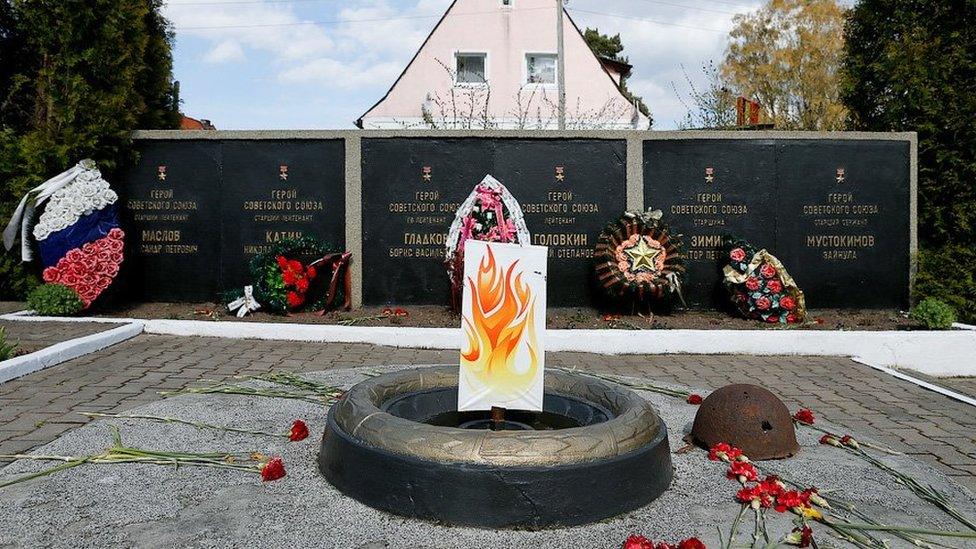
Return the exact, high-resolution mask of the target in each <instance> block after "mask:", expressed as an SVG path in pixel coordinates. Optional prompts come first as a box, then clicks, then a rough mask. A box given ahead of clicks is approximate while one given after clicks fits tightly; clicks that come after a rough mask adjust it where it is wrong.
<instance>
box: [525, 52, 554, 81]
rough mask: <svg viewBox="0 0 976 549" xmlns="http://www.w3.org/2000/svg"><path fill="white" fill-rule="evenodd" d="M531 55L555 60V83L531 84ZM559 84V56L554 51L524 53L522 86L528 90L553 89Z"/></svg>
mask: <svg viewBox="0 0 976 549" xmlns="http://www.w3.org/2000/svg"><path fill="white" fill-rule="evenodd" d="M530 55H549V56H552V57H553V58H555V59H554V60H555V62H556V65H555V67H554V71H553V76H554V78H553V82H552V83H551V84H550V83H548V82H529V56H530ZM558 82H559V54H558V53H556V52H554V51H524V52H522V85H523V86H525V87H527V88H547V89H548V88H553V89H555V88H556V86H557V85H558Z"/></svg>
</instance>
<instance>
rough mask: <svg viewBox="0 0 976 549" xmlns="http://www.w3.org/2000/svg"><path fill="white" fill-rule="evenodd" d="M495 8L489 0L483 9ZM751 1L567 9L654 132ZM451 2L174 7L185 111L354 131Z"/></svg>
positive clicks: (576, 3) (253, 123)
mask: <svg viewBox="0 0 976 549" xmlns="http://www.w3.org/2000/svg"><path fill="white" fill-rule="evenodd" d="M484 1H485V2H486V4H491V5H496V4H497V0H484ZM759 3H760V2H759V1H758V0H611V1H606V0H602V1H601V0H572V1H571V2H570V3H569V5H568V8H569V10H570V14H571V15H572V16H573V18H574V19H575V20H576V22H577V24H579V25H580V27H581V28H585V27H587V26H590V27H598V28H599V29H600V30H601V31H602V32H604V33H609V34H615V33H618V32H619V33H620V35H621V38H622V40H623V43H624V46H625V47H626V49H625V51H624V54H626V55H628V56H629V57H630V62H631V64H633V65H634V73H633V76H632V77H631V80H630V88H631V89H632V90H633V91H635V92H636V93H638V94H640V95H642V96H643V97H644V100H645V101H646V102H647V104H648V105H649V106H650V108H651V111H652V113H653V115H654V119H655V125H654V127H655V129H672V128H674V127H675V125H676V123H677V122H679V121H680V120H681V119H682V118H683V117H684V114H685V112H686V110H687V109H686V108H685V106H684V105H682V103H681V101H680V100H679V97H678V95H677V94H676V93H675V91H674V89H672V83H673V84H674V86H676V87H677V89H678V91H679V92H680V93H681V94H686V92H687V89H688V84H687V83H686V81H685V76H684V72H683V71H682V65H683V66H684V67H685V69H686V70H687V73H688V74H689V75H690V76H691V77H692V78H693V79H694V80H696V81H701V80H702V75H701V70H700V66H701V64H702V63H703V62H706V61H708V60H710V59H712V60H715V61H719V60H720V59H721V57H722V55H723V51H724V48H725V43H726V38H727V34H728V31H729V29H730V28H731V26H732V17H733V16H734V14H735V13H741V12H746V11H749V10H752V9H755V8H756V7H757V6H758V5H759ZM449 4H450V0H363V1H355V0H353V1H346V2H340V1H338V0H170V1H169V3H168V4H167V5H166V7H165V13H166V15H167V16H168V17H169V19H170V20H171V21H172V23H173V25H174V26H175V28H176V29H175V30H176V51H175V73H176V78H177V79H178V80H179V81H180V85H181V95H182V99H183V111H184V112H185V113H186V114H187V115H189V116H193V117H197V118H208V119H210V120H211V121H213V123H214V124H215V125H216V126H217V128H218V129H298V128H305V129H314V128H350V127H353V121H354V120H355V119H356V118H357V117H358V116H359V115H360V114H362V113H363V112H364V111H365V110H366V109H367V108H368V107H369V106H371V105H372V104H373V103H374V102H375V101H376V100H377V99H379V98H380V97H381V96H382V95H383V94H384V93H385V92H386V90H387V88H389V86H390V84H392V82H393V80H394V79H395V78H396V76H397V75H398V74H399V73H400V71H401V70H402V69H403V67H404V66H405V65H406V63H407V62H408V61H409V60H410V58H411V57H412V56H413V54H414V52H415V51H416V50H417V48H418V47H419V46H420V44H421V42H422V41H423V40H424V38H425V37H426V36H427V33H428V32H429V31H430V29H431V28H432V27H433V25H434V24H435V23H436V22H437V19H438V18H439V17H440V15H441V14H442V13H443V12H444V10H445V9H446V8H447V6H448V5H449Z"/></svg>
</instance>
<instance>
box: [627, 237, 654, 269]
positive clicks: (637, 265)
mask: <svg viewBox="0 0 976 549" xmlns="http://www.w3.org/2000/svg"><path fill="white" fill-rule="evenodd" d="M624 253H625V254H627V255H628V256H630V268H631V269H632V270H634V271H639V270H641V268H642V267H643V268H646V269H647V270H648V271H655V272H656V271H657V266H656V265H655V264H654V259H655V258H657V255H658V254H659V253H661V249H660V248H652V247H650V246H648V245H647V241H646V240H644V239H643V238H641V239H640V240H638V241H637V244H636V245H635V246H631V247H629V248H627V249H625V250H624Z"/></svg>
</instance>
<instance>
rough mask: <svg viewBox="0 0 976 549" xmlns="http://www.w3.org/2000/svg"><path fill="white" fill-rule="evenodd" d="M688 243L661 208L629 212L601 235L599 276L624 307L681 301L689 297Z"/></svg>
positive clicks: (610, 295) (666, 305)
mask: <svg viewBox="0 0 976 549" xmlns="http://www.w3.org/2000/svg"><path fill="white" fill-rule="evenodd" d="M682 247H683V244H682V241H681V236H680V235H675V234H672V232H671V230H670V228H669V227H668V226H667V224H666V223H664V221H663V220H662V213H661V211H660V210H653V211H652V210H648V211H647V212H645V213H640V212H624V214H623V215H621V216H620V217H619V218H618V219H616V220H614V221H612V222H610V223H609V224H608V225H607V226H606V227H605V228H604V229H603V232H601V233H600V238H599V239H598V240H597V245H596V250H595V253H594V258H595V261H596V276H597V280H598V282H599V284H600V286H601V287H602V288H603V289H604V291H605V292H606V295H607V297H608V298H609V299H610V300H611V302H613V303H614V304H616V305H618V306H624V307H630V308H631V309H636V308H637V307H645V306H646V307H649V308H650V307H652V306H655V305H663V306H665V307H670V306H671V305H673V304H674V302H675V301H676V300H677V301H681V302H684V298H683V297H682V295H681V281H682V278H683V277H684V272H685V268H684V261H683V255H682Z"/></svg>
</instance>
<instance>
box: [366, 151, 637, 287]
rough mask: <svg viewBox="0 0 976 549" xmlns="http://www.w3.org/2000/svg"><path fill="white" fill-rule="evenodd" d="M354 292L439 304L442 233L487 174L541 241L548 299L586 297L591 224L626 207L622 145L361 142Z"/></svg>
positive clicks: (595, 226)
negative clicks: (358, 271) (358, 283)
mask: <svg viewBox="0 0 976 549" xmlns="http://www.w3.org/2000/svg"><path fill="white" fill-rule="evenodd" d="M362 150H363V196H362V200H363V202H362V204H363V265H364V272H363V294H364V301H365V303H367V304H386V303H400V304H422V303H447V301H448V281H447V274H446V271H445V269H444V266H443V260H444V238H445V236H446V233H447V230H448V228H449V227H450V224H451V222H452V221H453V220H454V214H455V211H456V210H457V206H458V205H459V204H460V202H462V201H463V200H464V199H465V198H466V197H467V195H468V194H469V193H470V192H471V190H472V189H473V188H474V187H475V185H476V184H477V183H478V182H480V181H481V180H482V179H483V178H484V176H485V175H486V174H491V175H492V176H494V177H495V178H496V179H498V180H499V181H501V182H502V183H504V184H505V186H506V187H508V189H509V191H511V193H512V195H513V196H514V197H515V199H516V200H518V201H519V203H520V204H521V205H522V207H523V211H524V213H525V219H526V225H527V226H528V229H529V232H530V233H531V234H532V242H533V244H539V245H545V246H549V260H550V261H549V280H548V287H549V292H548V300H549V304H550V305H555V306H567V305H584V304H587V303H590V302H591V300H592V296H591V295H590V294H591V291H592V290H591V285H592V279H593V274H592V272H593V271H592V254H593V247H594V246H595V244H596V239H597V237H598V235H599V233H600V230H601V229H602V228H603V226H604V225H605V224H606V222H607V221H608V220H610V219H612V218H614V217H616V216H617V215H619V214H620V212H622V211H623V210H624V208H625V206H626V165H625V164H626V161H625V159H626V146H625V143H624V142H623V141H601V140H528V139H408V138H397V139H364V140H363V146H362Z"/></svg>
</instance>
